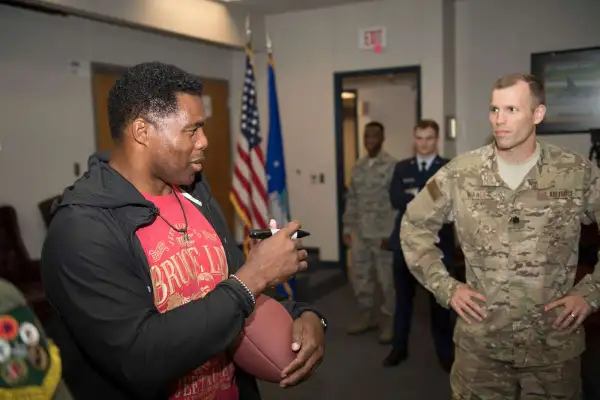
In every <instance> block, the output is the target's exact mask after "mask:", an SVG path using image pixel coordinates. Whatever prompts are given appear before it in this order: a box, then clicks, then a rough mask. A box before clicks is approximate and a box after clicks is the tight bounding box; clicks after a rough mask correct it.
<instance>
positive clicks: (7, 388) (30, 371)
mask: <svg viewBox="0 0 600 400" xmlns="http://www.w3.org/2000/svg"><path fill="white" fill-rule="evenodd" d="M61 371H62V366H61V359H60V354H59V351H58V348H57V347H56V345H54V343H52V341H50V340H49V339H48V338H47V337H46V336H45V334H44V331H43V329H42V326H41V324H40V323H39V321H38V319H37V318H36V316H35V314H34V313H33V311H32V310H31V308H29V307H28V306H27V302H26V301H25V298H24V297H23V295H22V294H21V292H19V290H18V289H17V288H16V287H14V286H13V285H12V284H11V283H10V282H8V281H6V280H4V279H0V399H2V400H21V399H22V400H71V399H72V397H71V395H70V393H69V391H68V390H67V387H66V386H65V385H64V383H63V381H62V373H61Z"/></svg>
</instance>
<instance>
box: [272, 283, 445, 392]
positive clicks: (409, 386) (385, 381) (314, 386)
mask: <svg viewBox="0 0 600 400" xmlns="http://www.w3.org/2000/svg"><path fill="white" fill-rule="evenodd" d="M427 301H428V298H427V297H426V296H424V293H423V292H422V291H419V296H418V297H417V301H416V302H417V304H416V310H415V313H414V314H413V315H414V321H413V328H412V332H411V344H410V345H411V349H410V351H411V353H410V358H409V360H407V361H406V362H405V363H404V364H401V365H400V366H398V367H395V368H389V369H388V368H383V367H382V366H381V361H382V360H383V358H384V357H385V356H386V355H387V353H388V351H389V346H381V345H379V344H378V343H377V332H372V333H370V334H367V335H364V336H357V337H351V336H347V335H346V333H345V328H346V325H347V324H348V323H349V322H350V320H351V318H352V316H353V312H354V301H353V297H352V293H351V291H350V288H349V286H347V285H345V286H343V287H341V288H338V289H335V290H334V291H333V292H331V293H329V294H327V295H325V296H323V297H321V298H319V299H317V300H316V301H315V302H314V304H315V305H316V306H318V307H319V309H320V310H322V311H323V312H324V313H325V314H326V315H327V317H328V320H329V330H328V333H327V337H326V349H325V352H326V355H325V358H324V360H323V363H322V364H321V366H320V367H319V369H318V370H317V372H316V374H315V375H313V376H312V377H311V379H309V380H308V381H306V382H304V383H302V384H301V385H299V386H297V387H294V388H288V389H281V388H279V387H278V386H277V385H272V384H265V383H262V384H261V389H262V393H263V397H264V400H309V399H310V400H313V399H314V400H320V399H332V400H337V399H340V400H341V399H344V400H354V399H356V400H359V399H360V400H362V399H367V400H386V399H390V400H392V399H394V400H398V399H402V400H424V399H427V400H429V399H431V400H446V399H449V398H450V397H449V396H450V395H449V393H450V391H449V383H448V374H447V373H445V372H444V371H443V370H442V369H441V367H440V366H439V364H438V363H437V359H436V356H435V353H434V348H433V342H432V340H431V336H430V334H429V316H428V310H429V308H428V303H427Z"/></svg>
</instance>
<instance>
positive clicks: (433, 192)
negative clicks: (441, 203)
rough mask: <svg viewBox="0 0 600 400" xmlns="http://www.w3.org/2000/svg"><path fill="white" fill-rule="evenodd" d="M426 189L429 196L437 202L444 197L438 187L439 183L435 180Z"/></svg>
mask: <svg viewBox="0 0 600 400" xmlns="http://www.w3.org/2000/svg"><path fill="white" fill-rule="evenodd" d="M426 187H427V192H429V195H430V196H431V198H432V199H433V201H437V199H439V198H440V197H442V191H441V190H440V187H439V186H438V184H437V181H436V180H435V179H432V180H431V181H430V182H429V183H428V184H427V186H426Z"/></svg>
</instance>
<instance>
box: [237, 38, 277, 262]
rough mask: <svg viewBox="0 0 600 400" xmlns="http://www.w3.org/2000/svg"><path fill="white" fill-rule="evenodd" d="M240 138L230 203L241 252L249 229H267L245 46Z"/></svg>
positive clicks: (249, 56) (263, 175) (249, 58)
mask: <svg viewBox="0 0 600 400" xmlns="http://www.w3.org/2000/svg"><path fill="white" fill-rule="evenodd" d="M240 128H241V133H242V134H241V135H240V136H239V137H238V142H237V151H236V153H235V155H234V158H235V162H234V169H233V186H232V191H231V196H230V198H231V201H232V202H233V205H234V207H235V210H236V212H237V213H238V215H239V217H240V219H241V220H242V221H243V223H244V250H245V251H246V253H247V252H248V250H249V248H250V239H249V237H248V233H249V230H250V229H267V228H268V227H269V222H268V221H269V219H268V218H269V212H268V199H267V178H266V173H265V157H264V153H263V150H262V148H261V142H262V139H261V137H260V121H259V118H258V104H257V100H256V85H255V78H254V65H253V54H252V49H251V47H250V46H249V45H247V46H246V72H245V77H244V92H243V94H242V120H241V127H240Z"/></svg>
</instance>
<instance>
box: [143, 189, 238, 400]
mask: <svg viewBox="0 0 600 400" xmlns="http://www.w3.org/2000/svg"><path fill="white" fill-rule="evenodd" d="M174 190H176V189H174ZM176 193H177V196H178V197H179V200H180V201H181V204H182V205H183V208H184V210H185V215H186V217H187V222H188V230H187V232H188V237H189V240H188V241H186V240H185V238H184V235H183V233H180V232H177V231H175V230H174V229H173V228H171V227H170V226H169V225H168V224H167V223H166V222H165V221H164V220H163V219H162V218H161V217H157V218H156V220H155V221H154V223H153V224H152V225H149V226H147V227H144V228H141V229H139V230H138V231H137V236H138V238H139V239H140V242H141V244H142V247H143V248H144V252H145V254H146V257H147V258H148V264H149V265H150V275H151V277H152V283H153V286H154V304H155V305H156V308H157V309H158V311H159V312H161V313H165V312H168V311H169V310H172V309H174V308H176V307H179V306H180V305H182V304H186V303H189V302H191V301H194V300H197V299H201V298H202V297H204V296H205V295H206V294H207V293H208V292H210V291H211V290H213V289H214V288H215V286H216V285H217V283H219V282H221V281H222V280H223V279H226V278H227V276H228V270H227V258H226V256H225V250H224V249H223V244H222V243H221V240H220V239H219V236H218V235H217V234H216V232H215V230H214V229H213V227H212V226H211V225H210V223H209V222H208V220H207V219H206V218H205V217H204V215H202V213H201V212H200V211H198V209H197V208H196V207H195V206H194V205H193V204H192V203H191V202H190V201H189V200H187V199H186V198H184V197H183V195H182V194H181V192H180V191H178V190H177V192H176ZM144 197H145V198H146V199H147V200H149V201H151V202H152V203H154V204H155V205H156V207H157V208H158V209H159V210H160V215H161V216H162V217H163V218H164V219H166V220H167V221H168V222H169V224H171V225H173V226H174V227H176V228H177V229H183V228H184V227H185V222H184V217H183V212H182V210H181V205H180V204H179V202H178V201H177V198H175V194H174V193H172V194H170V195H167V196H150V195H144ZM238 397H239V395H238V389H237V385H236V383H235V367H234V365H233V362H232V361H231V359H230V358H229V357H227V356H226V355H225V354H222V355H219V356H215V357H213V358H212V359H211V360H209V361H208V362H206V363H205V364H204V365H200V366H198V368H197V369H195V370H194V371H192V372H190V374H189V375H187V376H185V377H182V378H181V379H180V380H179V382H178V384H177V387H174V388H173V389H172V391H171V395H170V396H169V399H170V400H213V399H214V400H217V399H218V400H237V399H238Z"/></svg>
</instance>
